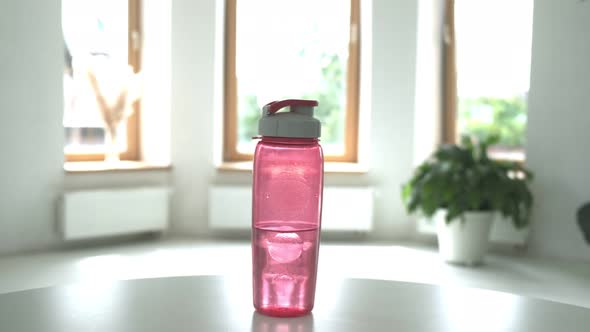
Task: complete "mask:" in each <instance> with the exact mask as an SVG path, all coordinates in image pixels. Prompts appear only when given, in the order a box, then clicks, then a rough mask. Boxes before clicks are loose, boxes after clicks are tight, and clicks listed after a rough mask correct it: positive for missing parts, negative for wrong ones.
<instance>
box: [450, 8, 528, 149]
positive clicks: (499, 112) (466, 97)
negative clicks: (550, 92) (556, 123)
mask: <svg viewBox="0 0 590 332" xmlns="http://www.w3.org/2000/svg"><path fill="white" fill-rule="evenodd" d="M532 20H533V1H532V0H519V1H512V0H496V1H489V0H456V2H455V28H456V38H457V44H456V45H457V47H456V54H457V90H458V96H459V100H458V116H457V120H458V123H457V125H458V126H457V128H458V134H471V135H475V136H476V137H480V138H481V137H484V136H487V135H490V134H499V135H500V136H501V141H500V144H499V145H498V146H497V147H495V149H496V150H499V151H503V152H504V155H503V157H507V158H510V157H512V156H511V155H510V151H515V150H516V151H518V150H520V151H522V148H523V146H524V144H525V129H526V119H527V95H528V91H529V74H530V60H531V40H532V26H533V21H532Z"/></svg>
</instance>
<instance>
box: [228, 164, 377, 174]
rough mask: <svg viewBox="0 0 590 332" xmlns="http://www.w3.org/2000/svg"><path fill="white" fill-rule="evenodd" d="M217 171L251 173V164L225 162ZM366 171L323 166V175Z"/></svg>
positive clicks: (349, 166) (356, 167) (356, 166)
mask: <svg viewBox="0 0 590 332" xmlns="http://www.w3.org/2000/svg"><path fill="white" fill-rule="evenodd" d="M217 170H219V171H227V172H252V162H251V161H226V162H223V163H222V164H221V165H218V166H217ZM368 171H369V169H368V167H366V166H365V165H362V164H358V163H345V162H326V163H325V164H324V172H325V173H341V174H342V173H348V174H364V173H367V172H368Z"/></svg>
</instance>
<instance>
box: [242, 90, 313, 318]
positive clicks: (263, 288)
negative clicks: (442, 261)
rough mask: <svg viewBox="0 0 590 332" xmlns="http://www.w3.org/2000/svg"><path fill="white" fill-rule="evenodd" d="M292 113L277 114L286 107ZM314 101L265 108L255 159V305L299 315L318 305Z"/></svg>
mask: <svg viewBox="0 0 590 332" xmlns="http://www.w3.org/2000/svg"><path fill="white" fill-rule="evenodd" d="M287 106H288V107H290V110H289V112H279V113H277V111H278V110H280V109H281V108H283V107H287ZM314 106H317V102H316V101H312V100H283V101H278V102H272V103H269V104H267V105H266V106H264V108H263V115H262V118H261V119H260V123H259V133H260V135H261V136H262V139H261V140H260V142H259V143H258V145H257V146H256V152H255V155H254V188H253V206H252V217H253V220H252V227H253V230H252V231H253V234H252V255H253V257H252V264H253V286H254V307H255V308H256V309H257V310H258V311H259V312H261V313H263V314H267V315H271V316H300V315H305V314H307V313H309V312H310V311H311V309H312V308H313V304H314V296H315V284H316V275H317V258H318V249H319V235H320V223H321V206H322V188H323V165H324V161H323V154H322V148H321V146H320V145H319V143H318V138H319V137H320V122H319V121H318V120H317V119H315V118H314V117H313V110H314Z"/></svg>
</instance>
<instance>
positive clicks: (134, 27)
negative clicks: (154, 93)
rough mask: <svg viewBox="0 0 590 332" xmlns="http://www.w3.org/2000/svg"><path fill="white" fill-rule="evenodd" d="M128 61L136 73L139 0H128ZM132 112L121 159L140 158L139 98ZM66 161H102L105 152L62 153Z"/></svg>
mask: <svg viewBox="0 0 590 332" xmlns="http://www.w3.org/2000/svg"><path fill="white" fill-rule="evenodd" d="M128 6H129V9H128V11H129V18H128V34H127V44H128V53H127V54H128V55H127V56H128V63H129V65H130V66H131V67H132V68H133V72H134V73H137V72H139V71H140V70H141V47H140V37H141V0H128ZM132 107H133V114H132V115H131V116H129V118H127V126H126V127H127V150H125V151H122V152H121V154H120V155H119V157H120V159H121V160H134V161H137V160H139V159H140V132H139V130H140V119H141V114H140V110H141V107H140V100H137V101H135V102H134V103H133V105H132ZM64 158H65V161H66V162H72V161H103V160H104V159H105V153H83V152H82V153H64Z"/></svg>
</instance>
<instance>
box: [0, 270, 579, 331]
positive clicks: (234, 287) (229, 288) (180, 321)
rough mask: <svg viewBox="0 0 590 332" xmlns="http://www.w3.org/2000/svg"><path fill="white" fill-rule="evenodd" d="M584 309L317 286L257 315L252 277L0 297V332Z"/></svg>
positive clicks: (530, 317)
mask: <svg viewBox="0 0 590 332" xmlns="http://www.w3.org/2000/svg"><path fill="white" fill-rule="evenodd" d="M589 328H590V309H587V308H582V307H576V306H571V305H566V304H560V303H555V302H550V301H544V300H537V299H530V298H525V297H522V296H516V295H512V294H507V293H500V292H495V291H487V290H481V289H469V288H457V287H439V286H432V285H423V284H413V283H405V282H397V281H383V280H369V279H338V280H334V279H328V278H324V279H320V280H318V286H317V292H316V305H315V308H314V310H313V312H312V314H311V315H308V316H304V317H298V318H272V317H266V316H263V315H260V314H258V313H256V312H254V310H253V307H252V295H251V284H250V278H244V279H236V278H223V277H214V276H194V277H172V278H158V279H138V280H128V281H104V282H95V283H84V284H76V285H69V286H61V287H52V288H44V289H37V290H29V291H22V292H14V293H7V294H3V295H0V331H14V332H17V331H18V332H20V331H30V332H35V331H43V332H54V331H68V332H69V331H110V332H118V331H126V332H129V331H194V332H196V331H265V332H271V331H277V332H303V331H313V330H316V331H328V332H329V331H519V332H522V331H535V332H542V331H568V332H572V331H586V332H587V331H589Z"/></svg>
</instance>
